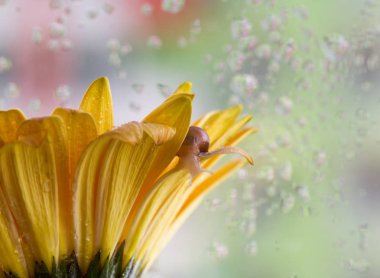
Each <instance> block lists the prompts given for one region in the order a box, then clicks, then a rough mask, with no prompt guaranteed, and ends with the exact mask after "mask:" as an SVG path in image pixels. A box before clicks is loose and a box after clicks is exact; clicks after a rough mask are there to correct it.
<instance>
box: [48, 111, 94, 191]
mask: <svg viewBox="0 0 380 278" xmlns="http://www.w3.org/2000/svg"><path fill="white" fill-rule="evenodd" d="M53 115H54V116H57V117H59V118H60V119H61V120H62V121H63V124H64V126H65V129H64V131H65V132H64V135H65V141H66V148H67V152H68V164H69V169H68V171H69V179H68V180H69V182H68V185H69V187H70V190H69V191H70V192H72V190H71V185H72V179H73V177H74V174H75V171H76V167H77V164H78V161H79V158H80V156H81V155H82V153H83V151H84V149H85V148H86V147H87V145H88V144H89V143H90V142H91V141H92V140H94V139H95V138H96V136H97V133H96V126H95V122H94V119H93V118H92V117H91V115H90V114H88V113H84V112H79V111H77V110H71V109H66V108H57V109H55V110H54V112H53Z"/></svg>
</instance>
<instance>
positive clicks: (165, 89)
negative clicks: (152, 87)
mask: <svg viewBox="0 0 380 278" xmlns="http://www.w3.org/2000/svg"><path fill="white" fill-rule="evenodd" d="M157 88H158V91H159V92H160V94H161V95H162V96H164V97H168V96H170V95H171V93H172V91H173V90H172V89H171V88H170V87H169V86H167V85H165V84H161V83H159V84H157Z"/></svg>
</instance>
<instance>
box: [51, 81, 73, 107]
mask: <svg viewBox="0 0 380 278" xmlns="http://www.w3.org/2000/svg"><path fill="white" fill-rule="evenodd" d="M54 96H55V98H56V99H57V100H58V101H59V102H60V104H61V105H65V104H66V102H67V101H68V100H69V99H70V97H71V88H70V87H69V86H68V85H62V86H59V87H58V88H57V89H56V90H55V92H54Z"/></svg>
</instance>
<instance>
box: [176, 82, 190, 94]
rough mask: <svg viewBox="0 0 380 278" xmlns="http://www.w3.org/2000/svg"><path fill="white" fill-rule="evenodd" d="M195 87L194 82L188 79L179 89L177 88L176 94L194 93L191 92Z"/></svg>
mask: <svg viewBox="0 0 380 278" xmlns="http://www.w3.org/2000/svg"><path fill="white" fill-rule="evenodd" d="M192 87H193V84H191V82H189V81H187V82H184V83H182V84H181V85H180V86H179V87H178V88H177V90H175V92H174V94H187V95H193V93H192V92H191V88H192Z"/></svg>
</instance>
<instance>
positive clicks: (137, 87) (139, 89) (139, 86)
mask: <svg viewBox="0 0 380 278" xmlns="http://www.w3.org/2000/svg"><path fill="white" fill-rule="evenodd" d="M132 89H133V90H134V91H135V92H136V93H138V94H141V93H142V92H143V91H144V84H141V83H134V84H132Z"/></svg>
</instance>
